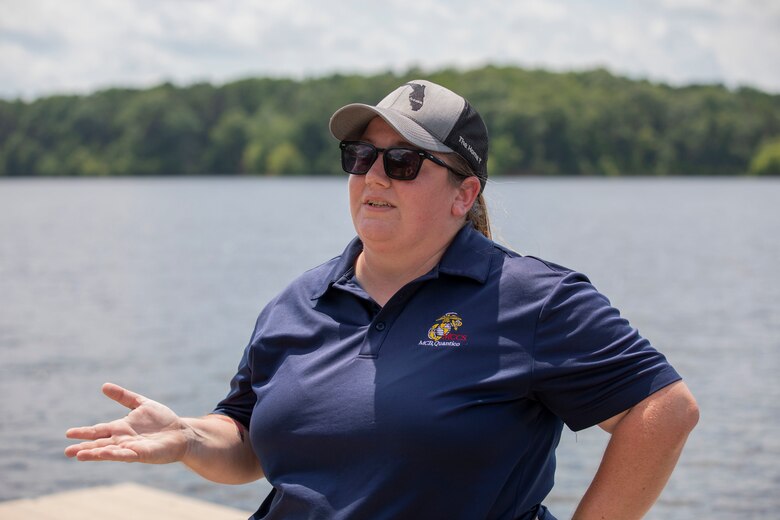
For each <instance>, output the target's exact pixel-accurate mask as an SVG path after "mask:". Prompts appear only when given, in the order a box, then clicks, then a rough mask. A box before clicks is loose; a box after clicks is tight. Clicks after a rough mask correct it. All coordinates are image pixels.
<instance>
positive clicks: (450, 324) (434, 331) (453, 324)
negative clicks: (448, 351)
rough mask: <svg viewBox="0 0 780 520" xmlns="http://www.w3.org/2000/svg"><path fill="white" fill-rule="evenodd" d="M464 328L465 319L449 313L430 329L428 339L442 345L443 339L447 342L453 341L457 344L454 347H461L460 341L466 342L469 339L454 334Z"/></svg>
mask: <svg viewBox="0 0 780 520" xmlns="http://www.w3.org/2000/svg"><path fill="white" fill-rule="evenodd" d="M462 326H463V319H462V318H461V317H460V316H458V314H457V313H455V312H448V313H447V314H445V315H444V316H442V317H440V318H439V319H438V320H436V323H434V324H433V325H431V328H430V329H428V339H430V340H432V341H434V342H437V343H440V342H441V340H442V339H444V340H445V341H450V340H453V341H454V342H455V343H456V344H453V346H459V345H460V343H459V342H458V341H465V340H466V339H467V337H466V336H465V335H460V334H457V335H453V333H454V332H455V331H456V330H458V329H459V328H460V327H462Z"/></svg>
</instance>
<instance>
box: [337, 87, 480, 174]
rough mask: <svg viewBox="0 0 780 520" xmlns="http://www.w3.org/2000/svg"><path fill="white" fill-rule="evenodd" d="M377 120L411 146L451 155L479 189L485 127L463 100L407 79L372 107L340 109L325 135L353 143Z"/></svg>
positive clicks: (364, 105)
mask: <svg viewBox="0 0 780 520" xmlns="http://www.w3.org/2000/svg"><path fill="white" fill-rule="evenodd" d="M377 116H379V117H381V118H382V119H384V120H385V122H386V123H387V124H389V125H390V126H391V127H392V128H393V129H394V130H395V131H396V132H398V133H399V134H401V135H402V136H403V137H404V139H406V140H407V141H409V143H411V144H413V145H415V146H418V147H420V148H422V149H424V150H428V151H432V152H455V153H457V154H458V155H460V156H461V157H462V158H463V159H465V160H466V162H468V164H469V165H470V166H471V168H472V170H474V172H475V173H476V174H477V177H478V178H479V182H480V184H481V185H482V189H484V188H485V181H486V180H487V158H488V157H487V154H488V133H487V127H486V126H485V123H484V121H482V118H481V117H480V115H479V114H478V113H477V111H476V110H474V107H472V106H471V104H469V102H468V101H466V99H465V98H463V97H462V96H460V95H458V94H456V93H455V92H452V91H451V90H449V89H447V88H445V87H442V86H441V85H437V84H436V83H433V82H431V81H427V80H423V79H418V80H414V81H410V82H409V83H406V84H404V85H401V86H400V87H398V88H397V89H395V90H394V91H393V92H391V93H390V94H388V95H387V96H385V98H384V99H382V101H380V102H379V103H377V105H376V106H372V105H366V104H363V103H352V104H349V105H346V106H344V107H341V108H340V109H338V110H337V111H336V112H335V113H334V114H333V116H331V118H330V132H331V134H333V136H334V137H335V138H336V139H339V140H341V141H343V140H347V139H356V138H358V137H359V136H360V135H361V134H362V133H363V131H364V130H365V129H366V126H368V123H369V122H370V121H371V120H372V119H373V118H374V117H377Z"/></svg>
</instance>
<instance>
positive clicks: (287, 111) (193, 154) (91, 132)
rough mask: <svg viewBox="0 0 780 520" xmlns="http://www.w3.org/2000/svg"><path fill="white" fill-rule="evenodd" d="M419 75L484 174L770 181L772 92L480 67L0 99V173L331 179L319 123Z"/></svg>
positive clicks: (777, 132)
mask: <svg viewBox="0 0 780 520" xmlns="http://www.w3.org/2000/svg"><path fill="white" fill-rule="evenodd" d="M420 77H422V78H427V79H430V80H432V81H435V82H437V83H440V84H442V85H444V86H447V87H449V88H451V89H452V90H454V91H456V92H458V93H460V94H462V95H464V96H465V97H466V98H467V99H468V100H469V101H470V102H471V103H472V104H473V105H474V106H475V107H476V108H477V110H478V111H479V112H480V113H481V114H482V116H483V118H484V119H485V121H486V123H487V126H488V129H489V132H490V139H491V149H490V156H489V160H488V169H489V172H490V175H517V174H525V175H589V176H596V175H598V176H630V175H780V95H777V94H769V93H765V92H761V91H759V90H755V89H752V88H739V89H729V88H726V87H724V86H721V85H689V86H683V87H673V86H669V85H665V84H659V83H652V82H649V81H640V80H632V79H627V78H624V77H619V76H616V75H613V74H611V73H610V72H608V71H606V70H603V69H596V70H591V71H585V72H568V73H553V72H548V71H544V70H528V69H522V68H517V67H495V66H488V67H483V68H479V69H474V70H466V71H462V70H455V69H445V70H439V71H436V72H427V73H425V72H422V71H420V70H409V71H406V72H404V73H390V72H388V73H383V74H376V75H371V76H360V75H341V74H335V75H331V76H327V77H318V78H310V79H302V80H292V79H280V78H249V79H243V80H240V81H235V82H231V83H227V84H224V85H221V86H214V85H211V84H208V83H198V84H193V85H189V86H176V85H172V84H170V83H165V84H162V85H159V86H156V87H153V88H149V89H122V88H112V89H107V90H102V91H98V92H95V93H92V94H90V95H86V96H70V95H69V96H65V95H62V96H50V97H44V98H40V99H36V100H33V101H22V100H0V176H112V175H236V174H244V175H342V173H341V170H340V167H339V164H340V163H339V155H338V147H337V143H336V141H335V140H334V139H333V138H332V137H331V136H330V134H329V132H328V119H329V118H330V115H331V114H332V113H333V112H334V111H335V110H336V109H338V108H339V107H341V106H342V105H344V104H346V103H351V102H366V103H371V104H375V103H376V102H377V101H379V100H380V99H381V98H382V97H383V96H384V95H385V94H386V93H388V92H390V91H391V90H393V89H394V88H395V87H397V86H398V85H400V84H401V83H404V82H406V81H408V80H411V79H416V78H420Z"/></svg>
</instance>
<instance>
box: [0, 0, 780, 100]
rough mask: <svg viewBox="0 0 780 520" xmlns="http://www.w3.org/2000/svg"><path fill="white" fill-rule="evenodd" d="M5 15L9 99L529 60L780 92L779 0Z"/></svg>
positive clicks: (217, 2) (96, 8) (143, 4)
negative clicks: (106, 89)
mask: <svg viewBox="0 0 780 520" xmlns="http://www.w3.org/2000/svg"><path fill="white" fill-rule="evenodd" d="M6 4H8V5H4V14H3V17H2V19H0V96H2V97H6V98H8V97H16V96H24V97H27V98H29V97H33V96H38V95H44V94H48V93H55V92H89V91H92V90H95V89H97V88H103V87H106V86H112V85H121V86H148V85H151V84H155V83H159V82H162V81H174V82H177V83H185V84H186V83H192V82H194V81H199V80H208V81H212V82H217V83H220V82H225V81H229V80H231V79H235V78H238V77H244V76H250V75H277V76H278V75H284V76H292V77H303V76H309V75H319V74H326V73H330V72H336V71H340V72H376V71H382V70H388V69H391V70H397V71H400V70H405V69H407V68H409V67H410V66H414V65H416V66H422V67H424V68H427V69H433V68H439V67H443V66H458V67H471V66H477V65H481V64H484V63H499V64H518V65H523V66H537V67H545V68H551V69H554V70H566V69H572V68H574V69H583V68H589V67H594V66H606V67H608V68H610V69H611V70H613V71H615V72H617V73H622V74H628V75H631V76H634V77H644V78H649V79H652V80H657V81H668V82H671V83H675V84H681V83H688V82H724V83H726V84H728V85H732V86H733V85H737V84H745V83H746V84H752V85H756V86H759V87H762V88H765V89H769V90H772V91H780V67H777V66H776V64H777V61H778V58H779V57H780V35H779V34H780V31H778V30H777V28H778V27H780V3H777V2H775V1H774V0H752V1H740V0H723V1H719V2H714V1H708V0H642V1H639V2H620V1H618V0H592V1H589V2H585V1H583V0H569V1H564V0H549V1H544V0H519V1H515V2H504V1H501V0H481V1H480V2H472V1H466V0H451V1H449V2H444V1H436V0H416V1H407V0H387V1H386V2H383V3H366V2H358V1H356V0H345V1H342V2H327V1H324V2H323V1H316V0H265V1H263V2H242V1H239V0H129V1H123V2H113V1H110V0H104V1H96V2H93V1H86V0H71V1H69V2H59V1H54V0H25V1H24V2H6Z"/></svg>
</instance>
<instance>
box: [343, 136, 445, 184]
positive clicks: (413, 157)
mask: <svg viewBox="0 0 780 520" xmlns="http://www.w3.org/2000/svg"><path fill="white" fill-rule="evenodd" d="M339 147H340V148H341V167H342V168H343V169H344V171H345V172H347V173H352V174H354V175H365V174H366V173H368V170H370V169H371V166H372V165H373V164H374V161H376V158H377V157H379V152H382V162H383V163H384V166H385V175H387V176H388V177H390V178H391V179H395V180H398V181H410V180H412V179H414V178H416V177H417V174H418V173H420V167H421V166H422V163H423V160H425V159H428V160H430V161H433V162H434V163H436V164H438V165H439V166H443V167H445V168H447V169H448V170H451V169H452V168H450V167H449V166H448V165H447V164H446V163H445V162H444V161H442V160H441V159H439V158H438V157H436V156H435V155H433V154H431V153H429V152H426V151H425V150H420V149H418V148H404V147H402V146H391V147H390V148H377V147H376V146H374V145H373V144H371V143H366V142H364V141H341V143H340V144H339Z"/></svg>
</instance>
